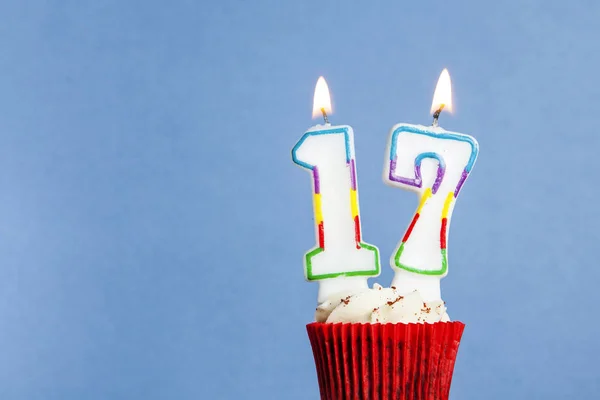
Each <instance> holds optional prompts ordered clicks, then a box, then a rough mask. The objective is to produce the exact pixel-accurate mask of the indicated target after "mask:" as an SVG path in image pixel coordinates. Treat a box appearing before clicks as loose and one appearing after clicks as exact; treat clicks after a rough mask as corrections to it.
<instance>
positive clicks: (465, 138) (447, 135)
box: [390, 125, 479, 187]
mask: <svg viewBox="0 0 600 400" xmlns="http://www.w3.org/2000/svg"><path fill="white" fill-rule="evenodd" d="M402 132H408V133H414V134H417V135H425V136H429V137H435V138H440V139H450V140H457V141H459V142H467V143H469V144H470V145H471V157H470V158H469V162H468V163H467V165H466V166H465V171H466V172H467V173H468V172H471V169H472V168H473V165H474V164H475V160H476V159H477V154H479V144H478V143H477V141H476V140H475V139H474V138H472V137H471V136H469V135H463V134H460V133H453V132H447V131H444V132H443V133H437V132H433V131H430V130H427V129H421V128H416V127H414V126H407V125H401V126H399V127H398V128H396V129H394V132H393V133H392V141H391V146H390V161H392V160H394V159H395V158H396V147H397V144H396V142H397V140H398V135H399V134H400V133H402ZM422 154H428V153H422ZM419 157H420V155H419V156H417V159H418V158H419ZM419 187H420V186H419Z"/></svg>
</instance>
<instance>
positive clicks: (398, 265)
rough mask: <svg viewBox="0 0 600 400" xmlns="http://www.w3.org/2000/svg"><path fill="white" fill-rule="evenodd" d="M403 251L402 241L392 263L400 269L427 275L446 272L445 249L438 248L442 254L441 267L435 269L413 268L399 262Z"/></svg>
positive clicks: (446, 259) (446, 257) (446, 258)
mask: <svg viewBox="0 0 600 400" xmlns="http://www.w3.org/2000/svg"><path fill="white" fill-rule="evenodd" d="M403 251H404V243H402V244H401V245H400V247H399V248H398V251H397V252H396V255H395V256H394V264H395V265H396V267H398V268H400V269H403V270H405V271H408V272H413V273H415V274H420V275H429V276H438V275H444V274H445V273H446V271H448V256H447V249H440V253H441V256H442V267H441V268H440V269H435V270H430V269H419V268H413V267H409V266H408V265H404V264H402V263H401V262H400V256H401V255H402V252H403Z"/></svg>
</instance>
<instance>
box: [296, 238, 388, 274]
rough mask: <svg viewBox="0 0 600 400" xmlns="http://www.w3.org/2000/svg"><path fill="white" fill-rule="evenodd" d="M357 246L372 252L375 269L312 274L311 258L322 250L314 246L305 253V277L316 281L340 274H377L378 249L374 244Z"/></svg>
mask: <svg viewBox="0 0 600 400" xmlns="http://www.w3.org/2000/svg"><path fill="white" fill-rule="evenodd" d="M359 246H360V247H361V248H362V249H365V250H368V251H371V252H373V257H375V269H373V270H369V271H345V272H334V273H330V274H321V275H313V272H312V258H313V257H314V256H316V255H317V254H319V253H322V252H323V251H324V250H323V249H322V248H320V247H317V248H315V249H314V250H312V251H310V252H308V253H306V279H307V280H309V281H318V280H321V279H330V278H337V277H340V276H377V275H379V271H380V269H381V267H380V264H379V249H378V248H377V247H375V246H371V245H370V244H367V243H362V242H361V243H359Z"/></svg>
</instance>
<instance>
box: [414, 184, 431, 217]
mask: <svg viewBox="0 0 600 400" xmlns="http://www.w3.org/2000/svg"><path fill="white" fill-rule="evenodd" d="M430 197H431V188H427V189H425V192H424V193H423V196H422V197H421V202H420V203H419V208H417V214H420V213H421V209H422V208H423V206H424V205H425V202H426V201H427V199H429V198H430Z"/></svg>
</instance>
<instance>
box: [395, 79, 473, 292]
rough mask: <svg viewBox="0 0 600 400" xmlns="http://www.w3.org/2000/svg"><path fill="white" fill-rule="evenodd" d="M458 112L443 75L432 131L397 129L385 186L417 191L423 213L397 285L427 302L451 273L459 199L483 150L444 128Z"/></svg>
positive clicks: (411, 232) (399, 253) (398, 265)
mask: <svg viewBox="0 0 600 400" xmlns="http://www.w3.org/2000/svg"><path fill="white" fill-rule="evenodd" d="M444 109H445V110H448V111H452V94H451V82H450V75H449V74H448V71H447V70H444V71H442V74H441V75H440V78H439V80H438V84H437V86H436V90H435V93H434V99H433V104H432V112H434V123H433V125H432V126H423V125H409V124H397V125H395V126H394V127H393V128H392V130H391V132H390V137H389V141H388V147H387V150H386V155H385V164H384V165H385V167H384V175H383V179H384V181H385V182H386V183H387V184H389V185H391V186H396V187H400V188H403V189H408V190H412V191H416V192H417V193H418V194H419V196H420V201H419V206H418V208H417V211H416V213H415V215H414V217H413V219H412V221H411V223H410V225H409V227H408V229H407V230H406V233H405V234H404V236H403V238H402V240H401V241H400V243H399V244H398V246H397V247H396V250H395V251H394V254H393V255H392V258H391V264H392V268H394V269H395V271H396V272H395V276H394V280H393V282H392V285H393V286H395V287H396V288H398V290H401V291H403V292H411V291H413V290H419V292H420V293H421V295H422V296H423V299H424V300H425V301H432V300H439V299H441V296H440V279H441V278H443V277H444V276H446V275H447V273H448V248H447V247H448V246H447V245H448V229H449V227H450V218H451V217H452V210H453V209H454V205H455V203H456V197H457V196H458V193H459V192H460V190H461V188H462V187H463V184H464V183H465V180H466V179H467V177H468V176H469V173H470V172H471V170H472V168H473V165H474V164H475V160H476V158H477V154H478V152H479V147H478V144H477V141H476V140H475V139H474V138H473V137H471V136H469V135H465V134H462V133H455V132H448V131H446V130H444V129H442V128H441V127H439V126H438V124H437V121H438V117H439V115H440V113H441V112H442V110H444Z"/></svg>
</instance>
